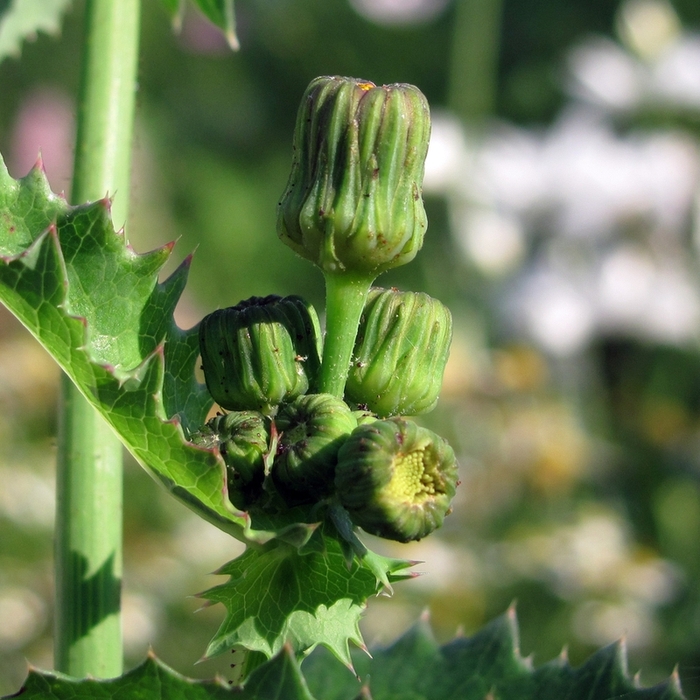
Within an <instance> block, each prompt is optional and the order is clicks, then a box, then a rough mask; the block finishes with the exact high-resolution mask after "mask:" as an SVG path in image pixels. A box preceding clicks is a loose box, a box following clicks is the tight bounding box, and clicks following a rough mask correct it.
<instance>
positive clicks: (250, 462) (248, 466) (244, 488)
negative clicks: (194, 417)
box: [193, 411, 269, 510]
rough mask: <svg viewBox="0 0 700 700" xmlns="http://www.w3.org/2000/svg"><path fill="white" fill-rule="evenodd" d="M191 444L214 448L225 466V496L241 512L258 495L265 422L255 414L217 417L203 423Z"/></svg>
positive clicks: (266, 438)
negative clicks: (217, 449)
mask: <svg viewBox="0 0 700 700" xmlns="http://www.w3.org/2000/svg"><path fill="white" fill-rule="evenodd" d="M193 442H195V443H196V444H201V445H203V446H205V447H218V448H219V452H220V453H221V457H222V459H223V460H224V463H225V464H226V477H227V479H226V480H227V485H228V497H229V500H230V501H231V503H233V505H234V506H236V508H240V509H241V510H245V509H246V508H248V507H249V506H251V505H252V504H253V503H254V502H255V501H256V500H257V498H258V497H259V496H260V495H261V493H262V484H263V479H264V478H265V455H266V453H267V450H268V444H269V431H268V429H267V419H266V418H265V417H264V416H263V415H262V414H261V413H258V412H257V411H237V412H233V413H227V414H225V415H218V416H216V417H215V418H212V419H211V420H210V421H208V422H207V424H206V426H205V427H204V428H203V429H202V431H200V433H199V435H198V436H195V438H194V439H193Z"/></svg>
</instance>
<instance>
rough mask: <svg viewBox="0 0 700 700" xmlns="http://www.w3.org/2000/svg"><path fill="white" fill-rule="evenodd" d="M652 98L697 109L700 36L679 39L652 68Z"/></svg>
mask: <svg viewBox="0 0 700 700" xmlns="http://www.w3.org/2000/svg"><path fill="white" fill-rule="evenodd" d="M649 83H650V85H649V91H650V94H651V97H653V98H656V99H658V100H659V101H660V102H663V103H667V104H669V105H677V106H679V107H686V108H692V109H700V36H699V35H690V36H685V37H683V38H682V39H680V40H679V41H678V42H677V43H676V44H674V45H673V46H671V47H669V49H668V50H667V51H666V52H665V53H664V54H663V55H662V56H660V57H659V60H658V62H657V63H656V64H655V65H654V66H653V67H652V69H651V76H650V81H649Z"/></svg>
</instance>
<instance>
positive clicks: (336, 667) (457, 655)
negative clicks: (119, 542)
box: [8, 609, 684, 700]
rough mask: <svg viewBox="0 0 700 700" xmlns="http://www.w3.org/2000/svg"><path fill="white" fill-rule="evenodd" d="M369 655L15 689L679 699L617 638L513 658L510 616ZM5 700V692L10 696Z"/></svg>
mask: <svg viewBox="0 0 700 700" xmlns="http://www.w3.org/2000/svg"><path fill="white" fill-rule="evenodd" d="M373 654H374V656H373V658H370V657H369V656H367V655H366V654H358V655H357V662H356V664H355V669H356V670H357V672H358V673H359V675H360V676H361V680H359V681H358V679H357V678H356V677H355V676H354V675H353V674H352V673H350V672H349V671H348V670H347V669H346V668H344V667H343V666H342V665H341V664H339V663H338V662H337V660H336V659H335V658H333V656H331V654H330V653H329V652H328V651H326V650H321V649H319V650H317V651H316V652H314V653H313V654H312V655H311V657H310V658H308V659H307V660H306V661H304V663H303V673H304V675H302V671H301V670H300V668H299V663H300V662H299V660H298V658H297V656H296V654H295V652H294V650H293V649H292V647H291V646H290V645H285V646H284V647H283V648H282V649H281V651H280V652H279V653H278V654H277V655H276V656H275V657H274V658H273V659H271V660H269V661H266V662H264V663H263V664H262V665H261V666H259V667H258V668H256V669H255V670H254V671H253V672H252V673H251V675H250V678H249V679H248V681H247V682H246V683H245V685H244V686H243V687H240V686H236V687H231V688H227V687H225V686H224V685H223V684H222V682H221V681H191V680H188V679H186V678H183V677H182V676H180V675H179V674H177V673H176V672H175V671H172V670H171V669H169V668H168V667H167V666H165V664H163V663H161V662H160V661H158V660H157V659H155V658H153V657H152V656H151V657H149V658H148V659H147V660H146V661H145V662H144V663H143V664H142V665H141V666H139V667H138V668H136V669H134V670H133V671H130V672H129V673H127V674H125V675H124V676H122V677H121V678H116V679H112V680H107V681H96V680H91V679H87V680H78V679H75V678H69V677H68V676H64V675H62V674H57V673H45V672H41V671H36V670H32V671H30V673H29V676H28V678H27V680H26V682H25V685H24V686H23V688H22V690H20V691H19V692H18V693H17V694H16V695H14V696H11V697H20V696H21V697H22V700H35V699H36V700H39V698H41V700H75V699H76V698H84V699H85V700H91V699H93V698H94V699H95V700H102V699H104V700H119V699H120V698H124V697H129V698H140V699H141V700H226V699H227V698H237V699H239V700H273V699H274V700H280V699H282V698H283V699H284V700H314V698H317V699H318V700H355V699H356V698H364V699H365V700H485V699H493V700H496V699H497V700H564V699H565V700H613V698H618V699H622V698H624V700H684V698H683V694H682V692H681V689H680V684H679V682H678V677H677V675H676V674H675V672H674V674H673V676H672V677H671V678H670V679H669V680H668V681H666V682H664V683H660V684H659V685H656V686H654V687H652V688H640V687H638V685H637V684H636V683H635V682H634V681H633V680H632V679H630V677H629V674H628V672H627V664H626V653H625V648H624V644H623V643H622V642H619V643H617V644H612V645H610V646H608V647H605V648H603V649H601V650H600V651H598V652H597V653H595V654H593V656H591V657H590V658H589V659H588V661H586V662H585V663H584V664H583V665H581V666H579V667H578V668H572V667H571V666H570V665H569V663H568V661H567V660H566V658H565V657H563V656H562V657H559V658H558V659H555V660H554V661H550V662H549V663H547V664H544V665H543V666H540V667H539V668H537V669H534V670H533V668H532V666H531V664H530V663H529V661H528V660H526V659H523V658H522V657H521V656H520V652H519V650H518V631H517V623H516V619H515V613H514V611H513V610H512V609H511V610H509V611H508V612H507V613H506V614H505V615H503V616H501V617H499V618H497V619H496V620H494V621H493V622H491V623H490V624H488V625H487V626H486V627H484V629H482V630H481V631H480V632H477V634H475V635H474V636H473V637H469V638H458V639H455V640H454V641H452V642H449V643H448V644H445V645H443V646H439V645H438V644H437V642H436V641H435V638H434V637H433V635H432V632H431V630H430V627H429V625H428V622H427V619H425V618H423V619H421V620H420V621H419V622H418V623H417V624H416V625H414V627H412V628H411V629H409V630H408V632H406V633H405V634H404V635H402V636H401V637H400V638H399V639H398V640H396V642H394V643H393V644H392V645H391V646H389V647H387V648H386V649H381V650H378V651H375V652H373ZM8 700H9V699H8Z"/></svg>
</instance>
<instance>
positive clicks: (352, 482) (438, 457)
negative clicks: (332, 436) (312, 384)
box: [335, 418, 457, 542]
mask: <svg viewBox="0 0 700 700" xmlns="http://www.w3.org/2000/svg"><path fill="white" fill-rule="evenodd" d="M335 485H336V489H337V492H338V497H339V499H340V502H341V503H342V504H343V506H344V507H345V509H346V510H347V511H348V513H349V514H350V518H351V519H352V521H353V522H354V523H355V524H356V525H359V526H360V527H361V528H362V529H363V530H365V531H366V532H369V533H371V534H373V535H378V536H379V537H385V538H387V539H390V540H397V541H399V542H410V541H411V540H420V539H422V538H423V537H425V536H426V535H428V534H430V533H431V532H432V531H433V530H435V529H436V528H438V527H440V525H442V522H443V520H444V519H445V515H447V513H448V512H449V511H450V502H451V501H452V498H453V497H454V495H455V489H456V487H457V463H456V460H455V455H454V452H453V451H452V448H451V447H450V445H449V444H448V443H447V441H446V440H445V439H444V438H441V437H440V436H439V435H436V434H435V433H433V432H431V431H430V430H427V429H426V428H422V427H419V426H418V425H416V424H415V423H413V422H412V421H408V420H404V419H403V418H389V419H387V420H382V421H375V422H374V423H368V424H365V425H360V426H358V427H357V428H356V429H355V430H354V431H353V432H352V434H351V435H350V437H349V438H348V439H347V440H346V441H345V443H344V444H343V446H342V447H341V448H340V452H339V453H338V464H337V466H336V476H335Z"/></svg>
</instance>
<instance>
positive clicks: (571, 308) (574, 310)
mask: <svg viewBox="0 0 700 700" xmlns="http://www.w3.org/2000/svg"><path fill="white" fill-rule="evenodd" d="M513 298H514V302H513V307H514V309H513V310H514V314H513V316H514V318H515V319H519V322H520V324H521V325H522V326H524V330H525V332H526V333H527V334H528V335H529V336H530V337H532V338H534V340H535V341H536V342H537V343H538V344H539V345H540V346H542V347H543V348H545V349H546V350H547V351H548V352H551V353H552V354H554V355H559V356H566V355H571V354H574V353H576V352H578V351H580V350H581V349H582V348H583V347H584V346H585V345H586V343H588V342H589V340H590V339H591V337H592V336H593V332H594V330H595V307H594V304H593V302H592V300H591V299H590V298H589V296H588V294H587V292H586V290H585V288H584V287H583V286H582V285H577V284H576V283H574V282H572V281H571V280H569V279H567V277H566V276H564V275H562V274H559V273H558V272H556V271H554V270H552V269H542V270H539V271H537V272H534V273H532V274H529V275H527V276H526V278H525V280H524V283H523V284H522V286H521V287H520V288H518V289H517V290H516V292H515V294H514V295H513ZM516 323H517V321H516Z"/></svg>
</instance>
